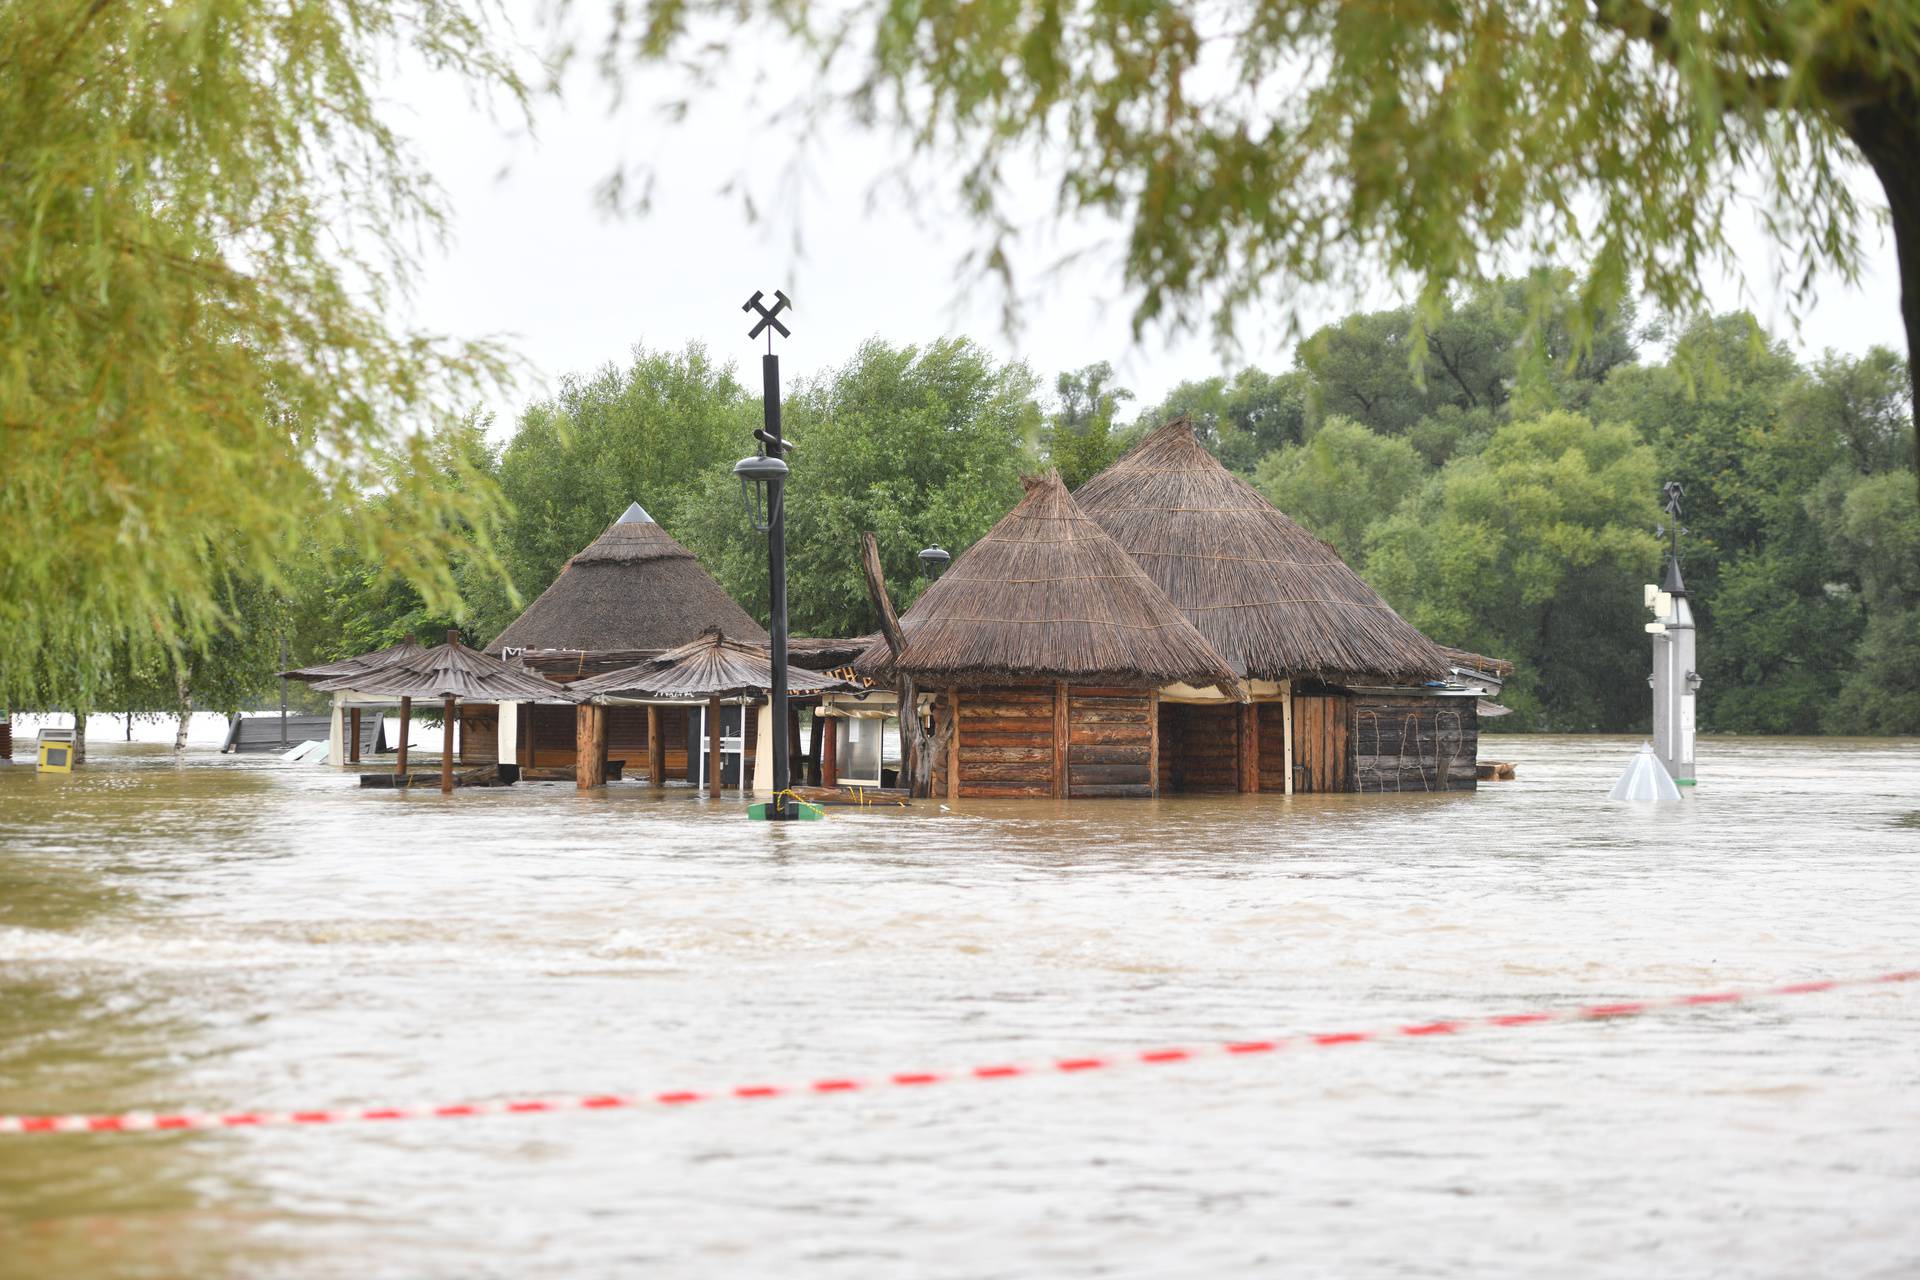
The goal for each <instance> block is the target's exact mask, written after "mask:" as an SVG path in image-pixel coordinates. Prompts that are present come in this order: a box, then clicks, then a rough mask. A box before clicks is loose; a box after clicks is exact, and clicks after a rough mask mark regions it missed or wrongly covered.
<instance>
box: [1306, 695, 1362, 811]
mask: <svg viewBox="0 0 1920 1280" xmlns="http://www.w3.org/2000/svg"><path fill="white" fill-rule="evenodd" d="M1352 703H1353V698H1352V697H1351V695H1348V694H1344V693H1316V694H1304V693H1303V694H1295V695H1294V698H1293V789H1294V791H1295V793H1297V794H1302V795H1311V794H1315V793H1322V794H1324V793H1327V792H1334V791H1348V790H1351V789H1352V778H1353V769H1352V762H1351V758H1350V755H1351V745H1350V742H1349V736H1350V735H1349V722H1350V717H1351V715H1352ZM1375 789H1376V790H1377V789H1378V788H1375Z"/></svg>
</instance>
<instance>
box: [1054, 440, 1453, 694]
mask: <svg viewBox="0 0 1920 1280" xmlns="http://www.w3.org/2000/svg"><path fill="white" fill-rule="evenodd" d="M1074 501H1075V502H1077V503H1078V504H1079V506H1080V509H1081V510H1082V511H1084V512H1085V513H1086V514H1087V516H1088V517H1090V518H1091V519H1093V520H1094V521H1096V522H1097V523H1098V524H1099V526H1100V527H1101V528H1102V529H1103V530H1105V531H1106V532H1107V533H1108V534H1110V535H1111V536H1112V538H1113V540H1114V541H1115V542H1117V543H1118V544H1119V545H1120V546H1121V547H1123V548H1125V549H1126V551H1127V553H1128V554H1129V555H1130V556H1132V558H1133V559H1134V561H1136V562H1137V563H1138V564H1139V566H1140V567H1141V568H1142V569H1144V570H1145V571H1146V574H1147V576H1148V577H1149V578H1151V579H1152V580H1153V581H1154V582H1155V583H1156V584H1157V585H1158V586H1159V587H1160V589H1161V590H1162V591H1163V592H1165V593H1166V595H1167V597H1168V598H1169V599H1170V600H1172V601H1173V603H1174V604H1175V605H1177V606H1178V607H1179V609H1180V610H1181V612H1182V613H1184V614H1185V615H1186V617H1187V618H1188V619H1190V620H1191V621H1192V623H1193V625H1194V626H1195V627H1196V628H1198V629H1199V632H1200V634H1201V635H1203V636H1205V637H1206V638H1207V640H1208V641H1209V642H1210V643H1211V644H1212V646H1213V647H1214V649H1216V650H1217V651H1218V652H1219V653H1220V654H1221V655H1222V656H1224V657H1225V658H1226V660H1227V661H1228V662H1229V663H1230V664H1232V667H1233V669H1234V671H1235V672H1236V673H1237V674H1239V675H1241V676H1244V677H1248V678H1251V679H1256V680H1285V679H1290V678H1294V677H1299V676H1314V677H1319V678H1322V679H1329V680H1336V681H1338V680H1348V679H1353V678H1371V679H1384V680H1388V681H1409V680H1411V681H1421V680H1428V679H1434V678H1437V677H1440V676H1443V675H1444V674H1445V673H1446V671H1447V668H1448V666H1449V665H1450V664H1449V662H1448V659H1447V656H1446V654H1445V653H1443V652H1442V651H1441V649H1440V648H1439V646H1438V645H1436V644H1434V643H1433V642H1432V641H1431V640H1429V639H1427V638H1426V637H1425V636H1423V635H1421V634H1420V633H1419V632H1418V631H1416V630H1414V629H1413V627H1412V626H1410V625H1409V624H1408V623H1407V622H1406V621H1405V620H1404V619H1402V618H1401V617H1400V615H1399V614H1397V613H1395V612H1394V611H1393V609H1392V608H1391V607H1390V606H1389V605H1388V604H1387V602H1386V601H1385V600H1382V599H1381V598H1380V594H1379V593H1378V592H1377V591H1375V590H1374V589H1373V588H1372V587H1370V586H1368V585H1367V583H1366V581H1365V580H1364V579H1362V578H1361V577H1360V575H1359V574H1357V573H1355V572H1354V571H1353V570H1352V569H1351V568H1349V567H1348V566H1347V564H1346V562H1345V561H1343V560H1341V559H1340V556H1339V553H1337V552H1336V551H1334V549H1333V548H1332V547H1331V546H1329V545H1327V544H1326V543H1325V542H1322V541H1321V540H1320V539H1318V538H1316V537H1314V536H1313V535H1312V534H1310V533H1308V532H1307V531H1306V530H1305V529H1303V528H1302V527H1300V525H1298V524H1296V523H1295V522H1294V521H1293V520H1291V519H1289V518H1288V517H1287V516H1285V515H1283V514H1281V513H1280V512H1279V511H1278V510H1276V509H1275V508H1274V506H1273V504H1272V503H1270V502H1268V501H1267V500H1266V499H1265V498H1264V497H1262V496H1261V495H1260V493H1259V492H1258V491H1257V490H1256V489H1254V487H1253V486H1252V485H1250V484H1248V483H1247V482H1246V481H1245V480H1242V479H1241V478H1240V477H1239V476H1236V475H1235V474H1233V472H1231V471H1229V470H1227V468H1226V467H1224V466H1223V465H1221V463H1220V460H1219V459H1217V458H1215V457H1214V456H1213V455H1212V454H1211V453H1208V452H1207V450H1206V449H1205V448H1204V447H1202V446H1201V444H1200V442H1199V441H1198V440H1196V439H1195V438H1194V434H1193V424H1192V422H1190V421H1189V420H1188V419H1187V418H1185V417H1180V418H1176V419H1174V420H1173V421H1172V422H1169V423H1167V424H1166V425H1165V426H1163V427H1161V428H1159V429H1158V430H1156V431H1154V432H1153V433H1152V434H1151V435H1149V436H1147V437H1146V439H1144V440H1142V441H1141V442H1140V443H1139V444H1137V445H1135V446H1134V447H1133V448H1132V449H1131V450H1129V451H1128V452H1127V453H1126V454H1125V455H1123V456H1122V457H1121V458H1120V459H1119V460H1118V461H1116V462H1115V463H1113V465H1111V466H1109V467H1108V468H1107V469H1106V470H1104V471H1102V472H1101V473H1100V474H1098V475H1096V476H1094V477H1093V478H1092V479H1091V480H1089V481H1087V482H1086V484H1084V485H1082V486H1081V487H1080V489H1079V491H1078V492H1077V493H1076V494H1075V495H1074Z"/></svg>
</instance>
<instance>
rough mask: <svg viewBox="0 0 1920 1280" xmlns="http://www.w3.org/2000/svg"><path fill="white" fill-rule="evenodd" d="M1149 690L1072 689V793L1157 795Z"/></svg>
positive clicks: (1069, 783)
mask: <svg viewBox="0 0 1920 1280" xmlns="http://www.w3.org/2000/svg"><path fill="white" fill-rule="evenodd" d="M1154 702H1155V698H1154V696H1153V693H1152V692H1151V691H1150V690H1146V689H1097V688H1081V687H1079V686H1078V685H1075V686H1072V687H1070V688H1068V690H1067V699H1066V704H1067V740H1066V753H1067V755H1066V763H1067V794H1068V795H1069V796H1076V797H1092V796H1151V795H1152V794H1153V761H1152V757H1151V755H1150V754H1149V753H1150V752H1151V750H1152V747H1153V720H1152V717H1153V704H1154Z"/></svg>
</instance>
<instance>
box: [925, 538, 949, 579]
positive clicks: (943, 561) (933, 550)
mask: <svg viewBox="0 0 1920 1280" xmlns="http://www.w3.org/2000/svg"><path fill="white" fill-rule="evenodd" d="M952 559H953V557H952V556H951V555H948V554H947V551H946V549H945V548H944V547H942V546H941V545H940V544H939V543H937V542H936V543H934V544H933V545H932V546H930V547H928V548H927V549H926V550H925V551H922V552H921V553H920V569H921V571H922V572H924V573H925V574H926V575H927V581H928V582H932V581H933V580H934V579H935V578H938V577H939V576H940V574H941V571H942V570H944V569H945V568H946V567H947V562H948V561H950V560H952Z"/></svg>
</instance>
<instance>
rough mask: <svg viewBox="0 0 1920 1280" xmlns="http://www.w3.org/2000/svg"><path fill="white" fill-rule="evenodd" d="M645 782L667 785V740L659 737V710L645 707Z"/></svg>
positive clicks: (658, 785) (657, 785) (654, 784)
mask: <svg viewBox="0 0 1920 1280" xmlns="http://www.w3.org/2000/svg"><path fill="white" fill-rule="evenodd" d="M647 782H648V783H649V784H650V785H652V786H656V787H664V786H666V785H667V740H666V739H665V738H663V737H661V736H660V708H658V707H656V706H652V705H649V706H648V707H647Z"/></svg>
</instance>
